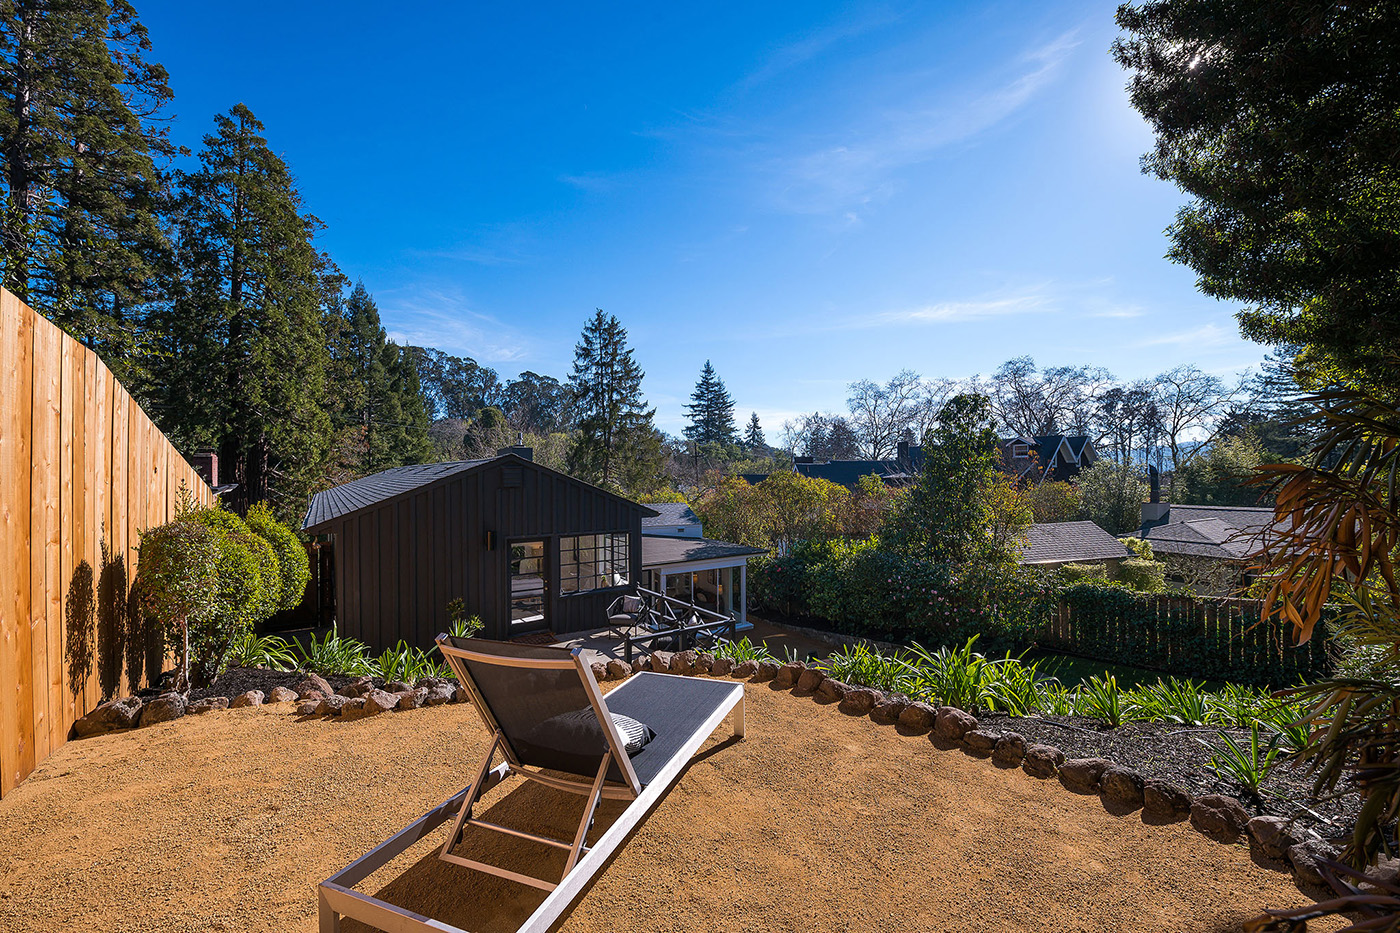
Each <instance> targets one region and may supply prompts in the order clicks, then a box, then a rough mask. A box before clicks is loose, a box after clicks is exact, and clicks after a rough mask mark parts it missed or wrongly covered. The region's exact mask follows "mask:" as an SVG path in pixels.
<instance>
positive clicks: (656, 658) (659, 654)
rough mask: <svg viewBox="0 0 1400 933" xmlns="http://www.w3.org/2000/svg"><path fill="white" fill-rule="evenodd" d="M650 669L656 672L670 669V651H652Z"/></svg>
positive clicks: (661, 672) (659, 672) (660, 672)
mask: <svg viewBox="0 0 1400 933" xmlns="http://www.w3.org/2000/svg"><path fill="white" fill-rule="evenodd" d="M651 669H652V670H653V671H655V672H656V673H658V674H665V673H666V672H667V671H669V670H670V669H671V652H669V651H653V652H652V653H651Z"/></svg>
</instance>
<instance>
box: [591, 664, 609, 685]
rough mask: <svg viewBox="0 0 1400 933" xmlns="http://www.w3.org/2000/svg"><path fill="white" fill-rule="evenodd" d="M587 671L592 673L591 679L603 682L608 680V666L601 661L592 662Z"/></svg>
mask: <svg viewBox="0 0 1400 933" xmlns="http://www.w3.org/2000/svg"><path fill="white" fill-rule="evenodd" d="M588 669H589V670H590V671H592V672H593V679H594V680H597V681H603V680H607V679H608V666H607V664H605V663H603V662H602V661H594V662H593V663H592V664H590V665H588Z"/></svg>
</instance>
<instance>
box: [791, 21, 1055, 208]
mask: <svg viewBox="0 0 1400 933" xmlns="http://www.w3.org/2000/svg"><path fill="white" fill-rule="evenodd" d="M1077 34H1078V30H1072V31H1070V32H1066V33H1064V34H1063V35H1060V36H1058V37H1056V38H1055V39H1053V40H1052V41H1050V42H1047V43H1045V44H1044V45H1042V46H1039V47H1038V48H1035V49H1033V50H1031V51H1030V52H1028V53H1026V54H1025V55H1023V56H1021V57H1020V58H1019V59H1018V61H1017V63H1016V69H1015V70H1016V71H1017V72H1018V73H1016V74H1015V76H1014V77H1012V78H1010V79H1009V80H1006V81H1005V82H1004V83H1002V84H1000V85H999V86H997V87H994V88H993V89H991V90H988V91H983V92H981V93H976V94H973V95H971V96H970V97H967V96H965V95H962V94H950V93H948V92H946V91H945V92H943V93H940V94H939V95H937V96H936V97H934V98H933V99H930V100H928V101H926V102H925V103H924V104H923V105H921V106H919V107H915V108H902V109H893V110H886V111H885V112H884V113H883V114H882V116H881V117H880V118H879V119H878V120H877V121H875V122H873V123H872V124H867V125H864V126H853V127H849V128H847V129H846V130H844V131H843V132H842V133H841V134H840V135H841V137H842V138H841V139H840V140H839V141H837V142H836V143H835V144H832V145H826V146H823V147H822V148H819V149H817V150H816V151H809V152H807V153H804V154H801V155H799V156H796V157H794V158H792V159H787V160H780V164H779V172H780V176H781V178H782V189H781V191H780V193H779V196H778V198H777V200H778V204H779V206H780V207H782V208H784V209H787V210H791V211H794V212H798V213H829V212H839V213H842V214H846V215H852V213H853V211H854V210H856V209H858V208H859V207H860V206H861V205H864V204H868V203H870V202H872V201H876V200H880V199H882V198H886V197H889V196H890V195H891V194H892V193H893V192H894V191H895V190H897V188H898V185H899V178H898V174H899V172H900V170H902V169H905V168H907V167H909V166H911V165H916V164H918V163H920V162H924V161H926V160H928V159H929V158H931V157H932V156H933V155H934V153H936V152H937V151H938V150H939V149H941V148H943V147H945V146H949V145H952V144H955V143H960V142H964V141H967V140H969V139H972V138H973V137H975V136H978V135H979V134H981V133H984V132H986V131H988V130H990V129H991V128H993V127H994V126H996V125H997V124H999V123H1001V122H1003V121H1004V120H1006V119H1008V118H1009V117H1011V116H1012V115H1013V114H1015V113H1016V112H1017V111H1019V110H1021V109H1022V108H1023V107H1025V106H1026V105H1027V104H1028V103H1029V102H1030V101H1031V100H1032V99H1034V98H1035V96H1036V95H1037V94H1038V93H1040V91H1041V90H1042V89H1043V88H1045V87H1046V86H1047V85H1049V84H1050V83H1051V82H1052V81H1054V79H1055V78H1056V77H1057V75H1058V74H1059V72H1060V70H1061V66H1062V65H1063V63H1064V61H1065V60H1066V59H1067V58H1068V57H1069V55H1070V53H1071V52H1073V50H1074V49H1075V47H1076V46H1077V45H1078V44H1079V40H1078V38H1077Z"/></svg>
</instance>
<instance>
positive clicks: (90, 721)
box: [73, 697, 141, 738]
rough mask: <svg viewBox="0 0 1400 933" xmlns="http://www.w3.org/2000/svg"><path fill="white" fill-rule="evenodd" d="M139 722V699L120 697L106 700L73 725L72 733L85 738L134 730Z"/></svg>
mask: <svg viewBox="0 0 1400 933" xmlns="http://www.w3.org/2000/svg"><path fill="white" fill-rule="evenodd" d="M140 720H141V698H140V697H121V698H120V699H116V700H108V701H107V702H106V703H103V704H102V705H101V706H99V707H97V708H96V709H94V710H92V711H91V712H90V713H88V714H87V715H86V716H84V717H83V718H82V719H79V720H78V721H77V722H75V723H73V731H74V733H75V734H76V735H77V736H78V737H79V738H86V737H87V736H90V735H104V734H106V733H108V732H115V731H117V730H118V729H135V728H136V724H137V723H138V722H140Z"/></svg>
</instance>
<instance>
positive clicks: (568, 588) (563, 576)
mask: <svg viewBox="0 0 1400 933" xmlns="http://www.w3.org/2000/svg"><path fill="white" fill-rule="evenodd" d="M631 554H632V536H631V535H630V534H628V533H626V532H622V533H617V534H603V535H578V536H576V537H572V538H560V539H559V592H561V593H583V592H586V591H588V590H603V589H607V588H608V587H612V586H626V585H627V583H628V582H629V581H630V579H631V575H630V573H629V572H628V561H629V559H630V557H631Z"/></svg>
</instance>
